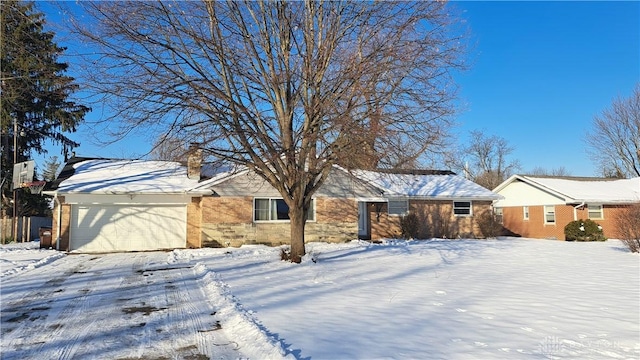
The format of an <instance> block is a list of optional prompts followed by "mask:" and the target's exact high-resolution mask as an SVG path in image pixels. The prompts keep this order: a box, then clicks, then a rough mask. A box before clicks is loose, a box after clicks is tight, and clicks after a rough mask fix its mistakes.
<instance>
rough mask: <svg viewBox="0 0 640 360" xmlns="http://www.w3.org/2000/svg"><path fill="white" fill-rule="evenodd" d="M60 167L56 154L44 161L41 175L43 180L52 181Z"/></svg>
mask: <svg viewBox="0 0 640 360" xmlns="http://www.w3.org/2000/svg"><path fill="white" fill-rule="evenodd" d="M59 168H60V161H58V157H57V156H52V157H50V158H49V159H47V161H46V162H45V163H44V170H43V171H42V177H43V179H44V180H45V181H53V180H54V179H55V178H56V175H57V174H58V169H59Z"/></svg>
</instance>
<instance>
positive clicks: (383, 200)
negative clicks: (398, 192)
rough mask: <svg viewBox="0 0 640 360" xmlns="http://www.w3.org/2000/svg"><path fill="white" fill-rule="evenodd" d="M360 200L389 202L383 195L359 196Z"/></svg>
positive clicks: (358, 199)
mask: <svg viewBox="0 0 640 360" xmlns="http://www.w3.org/2000/svg"><path fill="white" fill-rule="evenodd" d="M356 201H358V202H389V199H387V198H382V197H357V198H356Z"/></svg>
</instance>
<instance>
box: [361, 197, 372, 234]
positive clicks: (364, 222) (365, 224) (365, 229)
mask: <svg viewBox="0 0 640 360" xmlns="http://www.w3.org/2000/svg"><path fill="white" fill-rule="evenodd" d="M358 239H366V240H369V239H371V234H369V211H368V208H367V203H366V202H363V201H360V202H358Z"/></svg>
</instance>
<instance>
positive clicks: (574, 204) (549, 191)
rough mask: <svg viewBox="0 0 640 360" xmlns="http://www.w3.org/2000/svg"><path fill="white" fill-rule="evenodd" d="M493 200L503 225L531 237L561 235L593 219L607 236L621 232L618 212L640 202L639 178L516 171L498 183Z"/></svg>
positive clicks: (548, 237) (551, 237)
mask: <svg viewBox="0 0 640 360" xmlns="http://www.w3.org/2000/svg"><path fill="white" fill-rule="evenodd" d="M493 191H494V192H496V193H498V194H499V195H502V196H503V197H504V198H503V199H501V200H498V201H497V202H495V203H494V207H495V211H496V212H497V213H498V214H501V215H502V219H503V225H504V227H505V228H506V229H507V230H509V231H510V232H512V233H515V234H518V235H521V236H524V237H531V238H545V239H562V240H564V238H565V237H564V227H565V225H567V224H568V223H569V222H571V221H574V220H579V219H591V220H593V221H595V222H597V223H598V224H600V225H601V226H602V228H603V231H604V235H605V236H606V237H607V238H617V237H618V233H617V231H616V230H617V229H616V226H615V218H616V216H617V214H618V213H619V212H620V211H621V210H623V209H624V208H626V207H627V206H629V205H630V204H634V203H640V178H633V179H607V178H582V177H550V176H525V175H514V176H512V177H510V178H509V179H507V180H506V181H504V182H503V183H502V184H500V185H499V186H498V187H496V188H495V189H494V190H493Z"/></svg>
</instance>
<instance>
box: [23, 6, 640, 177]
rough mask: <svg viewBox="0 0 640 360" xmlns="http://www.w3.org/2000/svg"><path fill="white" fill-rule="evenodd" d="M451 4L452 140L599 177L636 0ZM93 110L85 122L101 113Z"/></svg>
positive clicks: (136, 149)
mask: <svg viewBox="0 0 640 360" xmlns="http://www.w3.org/2000/svg"><path fill="white" fill-rule="evenodd" d="M451 5H452V6H453V7H454V8H456V9H457V11H458V12H459V13H460V15H461V17H462V19H463V21H465V25H467V26H469V28H470V34H471V39H470V43H471V45H472V47H471V51H470V52H469V54H468V58H469V60H468V63H469V65H470V68H469V70H468V71H465V72H463V73H461V74H460V75H459V76H457V78H456V81H457V83H458V85H459V86H460V100H461V103H462V104H463V105H464V109H463V111H462V112H461V114H460V116H459V117H458V118H457V121H458V123H459V124H460V126H458V127H457V128H456V129H455V132H456V133H457V134H458V136H457V138H458V142H459V143H464V142H465V141H468V136H467V134H468V132H469V131H470V130H474V129H478V130H482V131H484V132H485V133H486V134H488V135H498V136H501V137H503V138H505V139H507V140H508V141H509V143H510V144H511V145H512V146H513V147H514V148H515V150H514V152H513V153H512V155H511V157H512V158H513V159H517V160H519V161H520V163H521V164H522V171H521V172H523V173H526V172H527V171H528V170H532V169H533V168H535V167H542V168H545V169H553V168H558V167H561V166H562V167H564V168H566V169H567V170H568V171H569V172H570V173H571V175H575V176H593V175H598V173H597V169H596V168H595V166H594V165H593V163H592V162H591V161H590V159H589V157H588V155H587V153H586V145H585V142H584V138H585V136H586V132H587V131H588V130H589V129H590V127H591V121H592V119H593V117H594V116H595V115H597V114H599V113H600V112H602V110H604V109H605V108H607V107H609V106H610V104H611V102H612V100H613V99H614V98H617V97H628V96H629V95H630V94H631V92H632V90H633V88H634V86H635V84H637V83H638V82H640V2H591V1H589V2H574V1H562V2H545V1H535V2H510V1H499V2H485V1H464V2H462V1H461V2H453V3H451ZM37 7H38V9H39V10H40V11H43V12H44V13H45V17H46V19H47V20H48V21H50V22H52V23H53V22H55V21H57V20H58V19H59V15H57V8H56V7H55V6H52V5H51V4H46V3H39V4H37ZM52 29H53V30H54V31H58V30H57V29H56V28H55V27H53V28H52ZM57 41H58V42H59V43H60V44H61V45H64V46H67V47H69V48H71V47H73V46H74V44H73V43H68V42H66V41H64V40H62V39H57ZM70 51H72V50H70ZM70 74H71V75H73V69H71V73H70ZM94 110H95V111H94V112H93V113H92V114H91V115H89V116H88V119H89V120H91V119H96V118H98V117H99V116H100V111H99V109H95V107H94ZM71 137H72V138H73V139H76V140H78V141H80V142H81V146H80V147H79V148H78V149H76V153H77V154H78V155H79V156H96V157H118V158H126V157H135V156H140V155H142V154H144V153H145V152H147V151H148V150H149V149H150V139H146V138H130V139H126V140H125V141H122V142H118V143H116V144H113V145H109V146H103V145H97V144H95V143H94V142H93V140H92V139H93V138H94V134H93V133H92V131H91V130H90V129H88V128H84V127H82V126H81V128H80V130H79V132H78V133H76V134H72V136H71ZM58 152H59V148H57V147H55V146H51V147H50V153H49V154H48V155H46V156H45V157H41V156H36V157H35V160H36V162H37V164H41V163H42V159H43V158H48V157H49V156H51V155H56V154H57V153H58Z"/></svg>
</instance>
